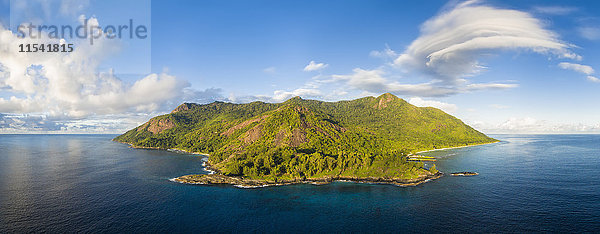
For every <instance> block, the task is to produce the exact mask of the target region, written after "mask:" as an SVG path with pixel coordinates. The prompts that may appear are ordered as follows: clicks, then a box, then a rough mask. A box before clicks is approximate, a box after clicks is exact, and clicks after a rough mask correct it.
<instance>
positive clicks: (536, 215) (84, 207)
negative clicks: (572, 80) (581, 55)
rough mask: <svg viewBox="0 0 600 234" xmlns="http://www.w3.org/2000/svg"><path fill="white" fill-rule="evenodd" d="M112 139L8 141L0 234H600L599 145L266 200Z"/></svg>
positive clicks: (559, 146) (496, 150) (512, 148)
mask: <svg viewBox="0 0 600 234" xmlns="http://www.w3.org/2000/svg"><path fill="white" fill-rule="evenodd" d="M112 137H114V136H113V135H0V232H2V233H13V232H19V233H20V232H42V231H48V232H54V233H56V232H60V233H64V232H103V233H114V232H199V231H202V232H212V231H226V232H227V231H232V232H409V231H410V232H432V231H441V232H539V231H549V232H584V231H588V232H600V222H599V221H598V220H600V180H599V177H600V176H599V175H600V135H494V136H493V137H495V138H497V139H500V140H502V142H500V143H496V144H491V145H484V146H475V147H469V148H460V149H453V150H445V151H434V152H428V153H425V154H427V155H432V156H436V157H439V158H440V159H439V160H438V161H437V163H436V165H437V168H438V169H439V170H441V171H445V172H453V171H477V172H479V173H480V175H478V176H474V177H451V176H445V177H442V178H440V179H438V180H435V181H432V182H429V183H425V184H422V185H419V186H416V187H407V188H401V187H396V186H391V185H369V184H354V183H344V182H336V183H332V184H329V185H322V186H314V185H292V186H283V187H268V188H261V189H238V188H234V187H231V186H192V185H182V184H177V183H173V182H170V181H168V179H169V178H173V177H176V176H180V175H184V174H190V173H202V172H203V170H202V168H201V163H202V158H201V157H199V156H190V155H185V154H177V153H172V152H166V151H159V150H140V149H130V148H128V147H127V146H126V145H123V144H119V143H115V142H111V141H110V139H111V138H112Z"/></svg>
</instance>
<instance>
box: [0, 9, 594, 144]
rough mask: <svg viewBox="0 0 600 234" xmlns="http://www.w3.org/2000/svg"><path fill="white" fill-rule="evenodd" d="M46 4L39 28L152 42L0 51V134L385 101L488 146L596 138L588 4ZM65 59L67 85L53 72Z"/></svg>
mask: <svg viewBox="0 0 600 234" xmlns="http://www.w3.org/2000/svg"><path fill="white" fill-rule="evenodd" d="M25 2H27V3H26V4H29V5H28V7H30V8H33V9H36V7H38V8H39V7H40V6H36V5H35V2H36V1H25ZM51 2H54V3H56V4H55V5H56V6H60V7H62V8H60V9H67V11H66V12H65V11H64V10H63V11H62V12H60V11H59V10H58V9H59V8H58V7H57V9H56V10H55V12H51V11H52V9H50V10H48V9H46V8H43V9H44V10H46V11H50V12H51V13H49V14H47V15H48V17H46V18H44V19H42V21H44V22H52V23H54V24H65V23H67V22H70V23H73V22H77V21H78V19H79V18H80V17H81V16H82V15H83V16H84V18H86V19H94V20H96V21H97V22H98V24H99V25H106V24H121V23H123V22H124V21H125V22H126V21H127V19H128V18H134V19H136V20H139V21H138V22H140V23H141V24H144V25H147V26H148V27H150V28H151V32H150V34H151V37H150V38H149V40H130V41H126V40H119V41H110V40H106V41H100V43H99V44H98V45H94V46H87V45H85V44H84V43H81V42H78V41H77V40H75V39H73V40H72V41H73V42H74V43H76V45H80V46H79V48H77V47H76V49H79V51H82V52H81V53H80V54H79V55H77V56H75V55H66V57H60V58H48V59H44V60H41V61H40V60H39V59H38V58H35V57H32V56H30V58H22V56H21V57H19V56H17V55H15V54H14V53H12V54H11V51H4V53H5V54H4V55H5V56H4V58H3V57H2V56H0V64H4V68H2V66H0V98H1V99H0V113H2V115H0V118H1V119H0V132H5V133H11V132H75V133H76V132H113V133H118V132H121V131H124V130H126V129H129V128H132V127H135V126H136V125H137V124H140V123H142V122H144V121H146V120H147V119H149V118H150V117H152V116H154V115H157V114H161V113H165V112H168V111H169V110H170V109H172V108H174V107H176V106H177V105H178V104H179V103H181V102H183V101H188V102H200V103H206V102H211V101H214V100H221V101H231V102H249V101H254V100H262V101H267V102H281V101H284V100H285V99H287V98H290V97H293V96H296V95H299V96H302V97H303V98H310V99H319V100H326V101H337V100H343V99H354V98H358V97H364V96H376V95H380V94H381V93H385V92H391V93H394V94H396V95H397V96H399V97H402V98H404V99H406V100H408V101H409V102H411V103H413V104H415V105H418V106H434V107H438V108H441V109H442V110H445V111H447V112H449V113H451V114H453V115H455V116H457V117H459V118H460V119H462V120H463V121H465V122H466V123H468V124H470V125H472V126H474V127H476V128H477V129H479V130H482V131H484V132H485V133H600V108H598V107H600V106H599V105H598V102H597V100H598V98H599V97H600V92H598V91H599V90H600V82H599V81H600V80H598V78H597V77H600V75H598V74H596V71H595V70H594V69H600V68H599V67H600V58H599V56H598V51H600V46H599V43H598V42H600V26H598V25H600V15H599V13H598V12H600V3H597V2H596V1H383V0H375V1H366V0H353V1H221V0H220V1H204V0H203V1H152V2H151V3H150V2H149V1H134V2H129V3H128V5H123V4H121V2H120V1H108V3H107V2H106V1H104V2H102V1H68V0H64V1H58V0H57V1H51ZM111 2H112V4H111ZM10 3H11V1H7V0H3V1H0V10H2V12H0V21H1V22H2V24H3V28H4V29H2V30H10V29H12V31H13V32H14V28H13V27H11V26H10V24H9V23H8V22H7V21H9V20H10V19H12V21H11V22H10V23H12V24H18V23H16V22H15V21H17V19H18V21H27V17H26V15H25V14H21V13H18V15H15V14H17V13H16V12H17V11H14V9H15V8H14V7H15V4H16V3H15V2H12V4H10ZM9 6H10V7H9ZM65 6H70V7H65ZM10 8H13V9H12V10H13V14H12V15H11V10H10ZM48 8H51V7H48ZM21 18H24V19H21ZM6 38H9V39H10V38H12V37H6ZM6 38H4V40H6V41H5V42H2V41H0V43H6V44H10V45H14V44H15V43H17V42H15V41H16V39H14V38H13V39H12V40H13V41H11V43H8V39H6ZM77 43H79V44H77ZM113 48H119V49H113ZM107 51H109V52H110V53H109V52H107ZM83 52H86V53H83ZM11 56H12V57H11ZM65 58H68V59H69V61H71V60H74V61H75V62H74V64H76V65H77V66H76V67H77V68H78V69H74V70H71V69H73V67H74V65H69V66H66V67H61V66H59V65H56V63H55V61H57V60H58V59H61V61H65ZM78 61H94V63H92V64H95V62H97V63H98V65H96V66H89V65H88V64H90V63H89V62H87V63H84V62H78ZM311 62H312V65H310V66H309V64H311ZM7 64H8V65H7ZM35 64H37V65H39V66H41V67H42V69H38V70H39V72H37V73H35V74H34V75H32V74H28V75H27V76H25V77H13V76H15V75H14V74H15V73H16V72H14V71H19V70H20V69H21V70H26V69H25V68H27V67H30V66H31V65H35ZM82 64H83V65H82ZM19 66H21V67H19ZM82 69H83V72H82ZM111 69H112V71H111ZM53 70H59V71H55V72H54V73H53ZM7 71H10V74H11V75H10V76H7V75H6V74H7ZM2 72H4V74H5V78H2ZM81 77H85V78H81ZM2 79H5V80H4V81H2ZM23 79H31V80H32V81H31V83H30V84H24V83H21V82H20V81H21V80H23ZM40 80H41V81H47V84H45V85H38V84H39V83H40ZM42 83H43V82H42ZM53 84H55V85H53ZM65 84H67V86H68V87H73V88H72V89H68V90H66V91H65V90H64V89H63V88H60V87H59V86H60V85H65ZM57 87H58V88H57ZM67 94H68V95H67ZM125 99H126V100H127V101H122V100H125ZM40 103H41V104H40ZM36 104H37V105H36Z"/></svg>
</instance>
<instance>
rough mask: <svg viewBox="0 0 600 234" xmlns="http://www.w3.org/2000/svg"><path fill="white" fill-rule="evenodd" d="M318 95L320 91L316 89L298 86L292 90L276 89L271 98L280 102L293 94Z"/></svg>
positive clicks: (302, 95)
mask: <svg viewBox="0 0 600 234" xmlns="http://www.w3.org/2000/svg"><path fill="white" fill-rule="evenodd" d="M319 95H321V91H319V90H317V89H307V88H299V89H295V90H292V91H284V90H276V91H275V92H273V97H272V98H271V99H272V100H273V101H275V102H282V101H285V100H288V99H290V98H292V97H295V96H300V97H315V96H319Z"/></svg>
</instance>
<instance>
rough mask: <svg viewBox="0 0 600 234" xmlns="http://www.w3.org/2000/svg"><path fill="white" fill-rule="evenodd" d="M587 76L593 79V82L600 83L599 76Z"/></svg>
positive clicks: (590, 79)
mask: <svg viewBox="0 0 600 234" xmlns="http://www.w3.org/2000/svg"><path fill="white" fill-rule="evenodd" d="M586 78H587V79H588V80H589V81H591V82H596V83H600V79H598V78H597V77H595V76H587V77H586Z"/></svg>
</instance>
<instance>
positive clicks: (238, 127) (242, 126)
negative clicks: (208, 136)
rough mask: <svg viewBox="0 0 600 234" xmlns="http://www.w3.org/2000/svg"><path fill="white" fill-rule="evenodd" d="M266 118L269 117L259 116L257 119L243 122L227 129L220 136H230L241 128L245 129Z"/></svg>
mask: <svg viewBox="0 0 600 234" xmlns="http://www.w3.org/2000/svg"><path fill="white" fill-rule="evenodd" d="M267 117H269V115H262V116H259V117H258V118H253V119H249V120H246V121H244V122H242V123H240V124H238V125H235V126H233V127H231V128H229V129H227V131H224V132H222V133H221V135H225V136H231V135H232V134H233V133H234V132H235V131H237V130H240V129H242V128H245V127H247V126H248V125H250V124H253V123H256V122H260V121H263V120H264V119H266V118H267Z"/></svg>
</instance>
